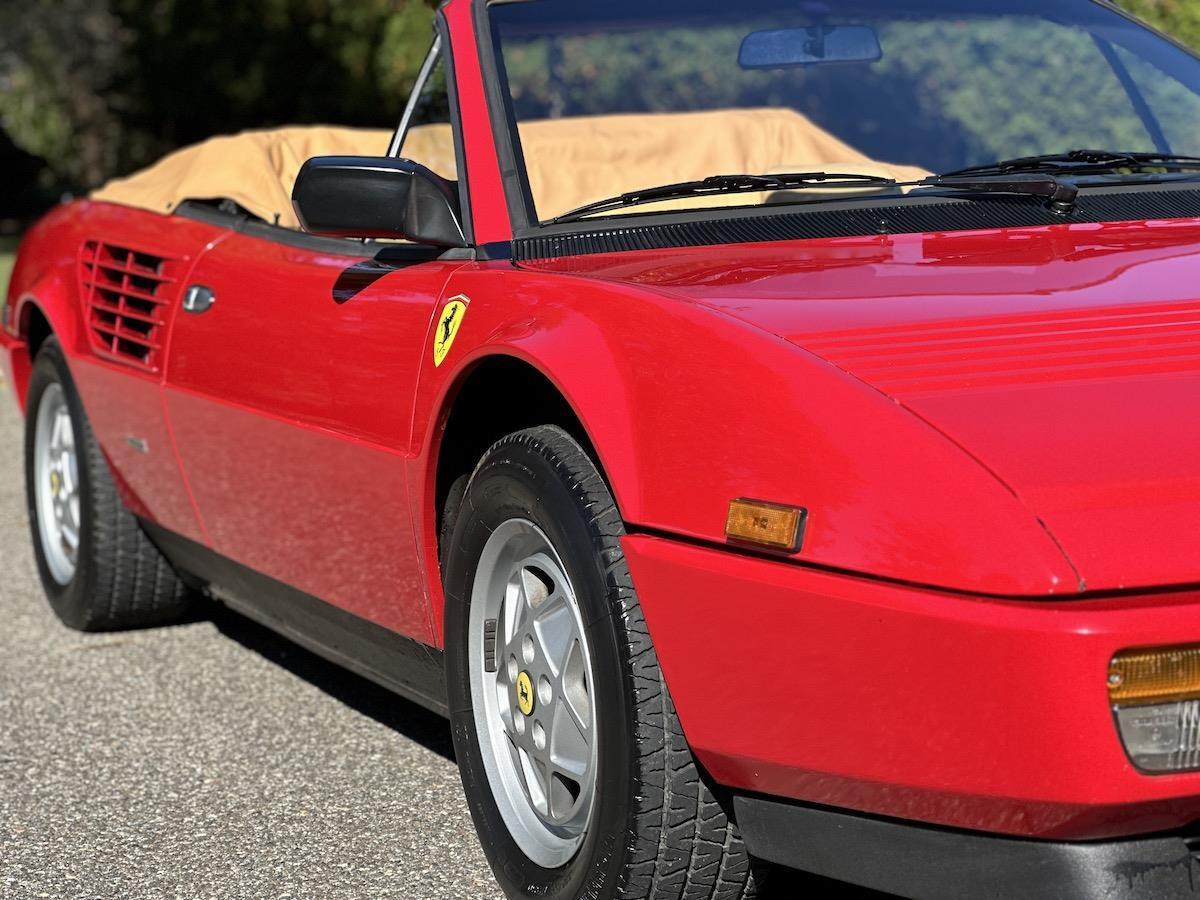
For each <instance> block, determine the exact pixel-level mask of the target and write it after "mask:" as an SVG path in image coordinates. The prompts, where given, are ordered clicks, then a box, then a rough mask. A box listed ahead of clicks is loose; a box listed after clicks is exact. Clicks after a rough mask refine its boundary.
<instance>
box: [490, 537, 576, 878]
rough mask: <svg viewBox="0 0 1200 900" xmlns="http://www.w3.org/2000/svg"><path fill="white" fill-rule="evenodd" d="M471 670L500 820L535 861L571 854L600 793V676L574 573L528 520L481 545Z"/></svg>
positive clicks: (548, 863) (546, 862)
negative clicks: (597, 699) (597, 698)
mask: <svg viewBox="0 0 1200 900" xmlns="http://www.w3.org/2000/svg"><path fill="white" fill-rule="evenodd" d="M470 670H471V671H470V678H471V690H472V695H473V699H474V708H475V717H476V726H477V728H478V731H479V735H480V743H481V745H482V746H481V749H482V756H483V762H484V767H485V769H486V770H487V774H488V778H489V780H490V781H491V783H492V786H493V791H494V795H495V797H496V800H497V801H498V804H499V808H500V813H501V815H502V816H503V818H504V821H505V824H507V825H508V828H509V830H510V831H511V832H512V835H513V837H514V838H515V839H516V841H517V843H518V844H519V845H520V846H521V847H522V848H523V849H524V850H525V852H526V853H527V854H528V855H529V857H530V858H531V859H532V860H533V861H534V862H536V863H537V864H538V865H541V866H543V867H545V868H555V867H558V866H562V865H565V864H566V863H567V862H569V861H570V859H571V857H572V856H573V855H574V854H575V852H576V850H577V849H578V847H579V845H580V843H581V842H582V840H583V838H584V835H585V834H586V832H587V828H588V825H589V823H590V821H591V815H592V809H593V806H594V804H595V794H596V768H597V767H596V761H597V752H596V748H597V742H596V710H595V708H594V707H595V704H594V702H593V696H594V692H593V689H592V684H593V680H592V678H593V676H592V666H591V656H590V653H589V649H588V642H587V636H586V631H585V629H584V624H583V618H582V616H581V615H580V610H579V605H578V603H577V601H576V598H575V593H574V590H573V588H572V586H571V582H570V579H569V578H568V577H567V575H566V573H565V571H564V567H563V564H562V562H561V560H560V559H559V556H558V554H557V553H556V552H555V550H554V548H553V546H551V544H550V541H549V539H548V538H547V537H546V535H545V534H544V533H543V532H542V531H541V530H540V529H539V528H538V527H537V526H535V525H534V524H533V523H531V522H528V521H525V520H523V519H511V520H509V521H507V522H505V523H504V524H503V525H501V526H500V527H499V528H498V529H496V530H495V531H494V532H493V533H492V535H491V537H490V538H489V539H488V541H487V543H486V545H485V546H484V549H483V554H482V556H481V558H480V562H479V568H478V569H477V571H476V577H475V584H474V588H473V592H472V597H471V621H470Z"/></svg>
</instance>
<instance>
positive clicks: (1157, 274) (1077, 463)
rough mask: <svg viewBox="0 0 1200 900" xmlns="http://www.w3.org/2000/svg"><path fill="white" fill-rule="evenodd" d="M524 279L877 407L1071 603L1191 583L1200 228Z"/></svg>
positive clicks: (971, 239)
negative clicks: (749, 333)
mask: <svg viewBox="0 0 1200 900" xmlns="http://www.w3.org/2000/svg"><path fill="white" fill-rule="evenodd" d="M536 265H537V266H538V267H539V268H543V269H552V270H556V271H563V272H570V273H573V274H577V275H584V276H587V277H591V278H600V279H611V280H615V281H619V282H623V283H628V284H636V285H640V286H642V287H645V288H651V289H654V290H657V291H663V292H668V293H670V294H673V295H676V296H679V297H681V298H684V299H686V300H688V301H691V302H696V303H700V304H703V305H706V306H708V307H711V308H714V309H716V310H719V311H721V312H722V313H724V314H727V315H729V316H734V317H737V318H739V319H742V320H744V321H745V322H748V323H751V324H753V325H755V326H757V327H759V328H761V329H763V330H766V331H769V332H771V333H773V334H776V335H778V336H779V337H781V338H783V339H785V340H787V341H790V342H791V343H793V344H795V345H797V346H798V347H801V348H803V349H804V350H805V351H807V352H809V353H812V354H814V355H816V356H818V357H820V358H821V359H823V360H825V361H826V362H827V363H828V364H830V365H832V366H836V367H837V368H838V369H840V370H842V371H843V372H845V373H846V374H847V375H848V376H851V377H853V378H856V379H859V380H860V381H862V382H864V383H866V384H868V385H870V386H871V387H873V388H874V389H876V390H878V391H880V392H882V393H884V394H886V395H887V396H889V397H891V398H892V399H894V401H895V402H896V403H897V404H899V405H901V406H902V407H904V408H905V409H907V410H908V411H909V412H910V413H911V414H912V415H914V416H917V417H919V418H920V419H922V420H924V422H926V423H927V424H928V425H929V426H930V427H932V428H934V429H936V430H938V431H940V432H941V433H942V434H944V435H945V436H946V437H947V438H948V439H949V440H951V441H953V442H954V443H956V444H957V445H958V446H959V447H960V448H961V449H962V450H963V451H964V452H965V453H967V454H969V455H970V456H971V457H973V458H974V459H975V460H976V461H977V462H978V463H979V464H980V465H981V466H983V467H985V468H986V469H988V470H989V471H990V472H991V473H992V474H994V475H995V476H996V477H997V478H999V479H1000V480H1001V481H1002V482H1003V483H1004V484H1005V485H1006V486H1007V487H1008V488H1009V489H1010V490H1011V491H1012V492H1013V493H1014V494H1015V495H1016V496H1017V497H1018V498H1019V499H1020V500H1021V501H1022V502H1023V503H1024V505H1025V506H1026V507H1027V508H1028V509H1029V510H1030V512H1031V513H1032V515H1034V516H1036V517H1037V518H1038V519H1039V520H1040V521H1041V523H1042V524H1043V525H1044V526H1045V527H1046V528H1047V529H1048V530H1049V532H1050V533H1051V535H1052V536H1053V537H1054V538H1055V540H1056V541H1057V542H1058V543H1059V544H1060V546H1061V547H1062V548H1063V550H1064V552H1065V553H1066V555H1067V557H1068V558H1069V559H1070V561H1071V563H1072V564H1073V565H1074V567H1075V569H1076V570H1077V572H1078V573H1079V575H1080V580H1081V585H1080V588H1081V590H1089V591H1101V590H1116V589H1125V588H1144V587H1150V586H1167V585H1175V584H1191V583H1197V582H1200V224H1198V223H1197V222H1195V221H1173V222H1161V223H1137V224H1126V223H1122V224H1104V225H1086V226H1055V227H1052V228H1045V229H1035V230H1011V231H1000V232H987V233H981V232H972V233H962V234H934V235H905V236H895V237H879V238H869V239H858V238H855V239H846V240H831V241H809V242H796V243H787V244H755V245H744V246H736V247H721V248H713V247H705V248H697V249H682V250H670V251H644V252H638V253H625V254H619V255H612V256H592V257H576V258H572V259H569V260H558V261H553V262H545V263H538V264H536ZM964 502H968V503H969V502H970V499H969V498H964Z"/></svg>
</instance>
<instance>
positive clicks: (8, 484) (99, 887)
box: [0, 382, 859, 900]
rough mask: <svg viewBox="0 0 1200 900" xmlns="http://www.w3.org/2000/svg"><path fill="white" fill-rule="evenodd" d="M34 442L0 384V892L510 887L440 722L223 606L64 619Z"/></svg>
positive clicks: (379, 891)
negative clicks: (491, 862) (42, 566)
mask: <svg viewBox="0 0 1200 900" xmlns="http://www.w3.org/2000/svg"><path fill="white" fill-rule="evenodd" d="M21 443H22V441H21V422H20V418H19V416H18V413H17V410H16V406H15V404H14V403H13V401H12V397H11V393H10V388H9V387H8V386H7V385H4V384H3V383H2V382H0V898H5V900H8V898H20V900H25V898H40V897H49V898H88V900H91V898H97V900H98V898H122V900H134V898H189V900H191V898H220V900H227V898H272V900H286V898H309V897H313V898H328V900H341V898H354V900H358V898H363V900H368V898H369V900H375V898H388V897H396V898H405V900H426V898H428V900H434V898H471V900H474V898H497V897H499V895H500V892H499V890H498V889H497V887H496V884H495V882H494V880H493V879H492V876H491V873H490V872H489V870H488V867H487V862H486V860H485V859H484V856H483V853H482V851H481V850H480V847H479V843H478V840H477V839H476V837H475V833H474V830H473V829H472V826H471V820H470V816H469V814H468V812H467V808H466V804H465V802H464V800H463V796H462V788H461V784H460V782H459V779H458V771H457V769H456V768H455V764H454V753H453V749H452V746H451V740H450V731H449V727H448V726H447V724H446V722H445V720H443V719H440V718H438V717H437V716H435V715H433V714H431V713H428V712H426V711H424V710H423V709H421V708H420V707H417V706H415V705H413V704H411V703H409V702H407V701H405V700H402V699H400V698H397V697H396V696H394V695H392V694H389V693H388V692H386V691H384V690H382V689H381V688H378V687H376V686H374V685H373V684H371V683H369V682H366V681H364V680H362V679H360V678H358V677H356V676H354V675H351V674H349V673H347V672H345V671H344V670H342V669H340V668H338V667H336V666H334V665H332V664H329V663H326V662H324V661H323V660H321V659H318V658H317V657H315V656H313V655H312V654H310V653H307V652H306V651H304V650H302V649H300V648H299V647H296V646H295V645H293V644H290V643H289V642H287V641H286V640H284V639H282V638H279V637H277V636H275V635H274V634H272V633H271V632H269V631H267V630H265V629H263V628H261V627H259V626H257V625H255V624H253V623H251V622H249V621H248V620H246V619H243V618H241V617H239V616H237V615H235V614H233V613H230V612H225V611H220V610H217V611H214V614H213V615H212V617H211V618H209V619H206V620H204V621H199V622H196V623H195V624H190V625H184V626H180V627H176V628H166V629H157V630H153V631H141V632H135V633H129V634H116V635H102V636H89V635H80V634H77V633H74V632H71V631H68V630H67V629H65V628H63V627H62V626H61V625H60V624H59V623H58V621H57V620H56V619H55V618H54V616H53V615H52V614H51V612H50V611H49V608H48V607H47V606H46V604H45V602H44V600H43V598H42V592H41V588H40V586H39V584H38V580H37V574H36V571H35V569H34V565H33V558H32V550H31V549H30V544H29V537H28V534H29V523H28V518H27V516H26V512H25V504H24V500H23V487H22V485H23V479H22V463H21ZM806 886H807V885H806ZM800 888H801V880H800V878H799V876H798V875H795V874H789V873H782V872H781V873H779V874H778V875H777V877H776V879H775V881H774V887H773V888H772V889H771V890H770V891H769V892H768V893H769V896H770V897H772V898H783V897H793V896H796V894H797V891H798V889H800ZM819 895H823V896H828V894H827V893H826V892H824V891H822V892H821V893H820V894H819ZM855 896H859V895H857V894H855Z"/></svg>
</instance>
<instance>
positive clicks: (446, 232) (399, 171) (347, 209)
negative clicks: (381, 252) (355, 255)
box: [292, 156, 467, 247]
mask: <svg viewBox="0 0 1200 900" xmlns="http://www.w3.org/2000/svg"><path fill="white" fill-rule="evenodd" d="M292 205H293V206H294V207H295V208H296V215H297V216H298V217H299V219H300V224H301V226H302V227H303V228H304V230H305V231H307V232H309V233H310V234H318V235H323V236H326V237H348V238H388V239H397V240H405V241H413V242H414V243H417V244H434V245H437V246H442V247H465V246H466V244H467V241H466V238H465V237H464V235H463V230H462V225H461V223H460V220H459V209H458V190H457V186H456V185H455V183H454V182H453V181H447V180H446V179H445V178H442V177H441V176H440V175H436V174H435V173H433V172H431V171H430V170H429V169H427V168H425V167H424V166H422V165H419V164H417V163H415V162H412V161H411V160H407V159H394V158H392V157H389V156H380V157H375V156H318V157H316V158H315V159H310V160H309V161H308V162H306V163H305V164H304V167H303V168H302V169H301V170H300V174H299V176H297V178H296V186H295V187H294V188H293V189H292Z"/></svg>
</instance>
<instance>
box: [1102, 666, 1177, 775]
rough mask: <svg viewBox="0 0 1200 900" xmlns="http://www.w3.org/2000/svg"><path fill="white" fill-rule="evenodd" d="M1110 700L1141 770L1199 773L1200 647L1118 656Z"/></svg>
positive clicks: (1110, 683)
mask: <svg viewBox="0 0 1200 900" xmlns="http://www.w3.org/2000/svg"><path fill="white" fill-rule="evenodd" d="M1108 697H1109V701H1110V702H1111V704H1112V708H1113V714H1114V716H1115V717H1116V722H1117V730H1118V732H1120V735H1121V741H1122V743H1123V744H1124V745H1125V752H1126V753H1127V754H1129V759H1130V760H1131V761H1132V762H1133V764H1134V765H1135V766H1137V768H1138V769H1140V770H1141V771H1143V772H1151V773H1156V774H1162V773H1168V772H1184V771H1188V770H1191V769H1200V645H1196V644H1192V645H1188V646H1181V647H1161V648H1156V649H1149V650H1126V651H1122V652H1121V653H1118V654H1117V655H1116V656H1115V657H1113V660H1112V663H1111V664H1110V665H1109V667H1108Z"/></svg>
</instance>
